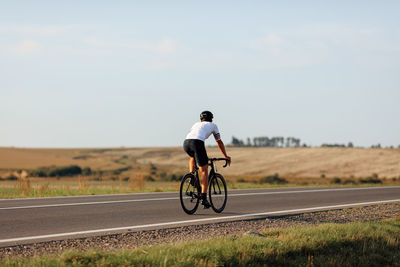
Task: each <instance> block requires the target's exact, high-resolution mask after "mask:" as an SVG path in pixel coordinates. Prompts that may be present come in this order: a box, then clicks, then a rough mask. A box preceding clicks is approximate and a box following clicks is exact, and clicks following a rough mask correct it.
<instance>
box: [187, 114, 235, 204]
mask: <svg viewBox="0 0 400 267" xmlns="http://www.w3.org/2000/svg"><path fill="white" fill-rule="evenodd" d="M213 118H214V116H213V114H212V113H211V112H210V111H203V112H202V113H201V114H200V121H199V122H196V123H195V124H194V125H193V126H192V128H191V129H190V132H189V133H188V135H187V136H186V139H185V141H184V143H183V149H184V150H185V151H186V153H187V154H188V155H189V156H190V159H189V169H190V171H191V172H193V171H194V170H195V168H196V162H197V164H198V165H199V170H200V174H201V178H200V183H201V199H202V202H201V204H202V205H203V206H204V208H205V209H208V208H209V207H210V206H211V205H210V203H209V202H208V200H207V187H208V156H207V152H206V148H205V145H204V141H205V140H206V139H207V138H208V137H209V136H210V135H211V134H213V135H214V138H215V141H216V142H217V144H218V147H219V149H220V150H221V152H222V154H223V155H224V157H225V158H226V159H227V160H228V162H229V164H230V163H231V158H230V157H229V156H228V155H227V154H226V150H225V146H224V143H223V142H222V140H221V136H220V133H219V130H218V127H217V125H216V124H215V123H213V122H212V120H213Z"/></svg>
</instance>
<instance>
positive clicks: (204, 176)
mask: <svg viewBox="0 0 400 267" xmlns="http://www.w3.org/2000/svg"><path fill="white" fill-rule="evenodd" d="M199 170H200V176H201V178H200V185H201V193H203V194H207V189H208V164H206V165H204V166H200V167H199Z"/></svg>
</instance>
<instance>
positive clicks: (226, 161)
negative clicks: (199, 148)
mask: <svg viewBox="0 0 400 267" xmlns="http://www.w3.org/2000/svg"><path fill="white" fill-rule="evenodd" d="M208 160H209V161H210V162H211V163H213V162H214V161H220V160H225V165H224V166H223V167H224V168H225V167H226V166H228V162H229V161H228V160H227V159H226V158H210V159H208Z"/></svg>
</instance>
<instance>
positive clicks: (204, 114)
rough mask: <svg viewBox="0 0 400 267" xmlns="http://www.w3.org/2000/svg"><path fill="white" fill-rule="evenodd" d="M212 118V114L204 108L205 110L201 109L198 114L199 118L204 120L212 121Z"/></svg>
mask: <svg viewBox="0 0 400 267" xmlns="http://www.w3.org/2000/svg"><path fill="white" fill-rule="evenodd" d="M213 118H214V116H213V114H212V113H211V112H210V111H208V110H206V111H203V112H202V113H201V114H200V120H203V119H204V120H205V121H212V119H213Z"/></svg>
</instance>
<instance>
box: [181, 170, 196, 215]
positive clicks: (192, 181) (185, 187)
mask: <svg viewBox="0 0 400 267" xmlns="http://www.w3.org/2000/svg"><path fill="white" fill-rule="evenodd" d="M199 196H200V190H199V187H198V183H197V181H196V177H195V176H194V175H193V174H192V173H188V174H186V175H185V176H184V177H183V178H182V182H181V187H180V190H179V197H180V200H181V205H182V208H183V210H184V211H185V212H186V213H187V214H193V213H195V212H196V210H197V207H198V206H199V201H200V197H199Z"/></svg>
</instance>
